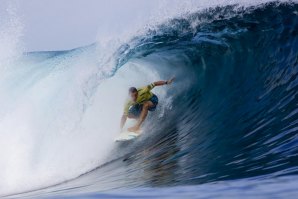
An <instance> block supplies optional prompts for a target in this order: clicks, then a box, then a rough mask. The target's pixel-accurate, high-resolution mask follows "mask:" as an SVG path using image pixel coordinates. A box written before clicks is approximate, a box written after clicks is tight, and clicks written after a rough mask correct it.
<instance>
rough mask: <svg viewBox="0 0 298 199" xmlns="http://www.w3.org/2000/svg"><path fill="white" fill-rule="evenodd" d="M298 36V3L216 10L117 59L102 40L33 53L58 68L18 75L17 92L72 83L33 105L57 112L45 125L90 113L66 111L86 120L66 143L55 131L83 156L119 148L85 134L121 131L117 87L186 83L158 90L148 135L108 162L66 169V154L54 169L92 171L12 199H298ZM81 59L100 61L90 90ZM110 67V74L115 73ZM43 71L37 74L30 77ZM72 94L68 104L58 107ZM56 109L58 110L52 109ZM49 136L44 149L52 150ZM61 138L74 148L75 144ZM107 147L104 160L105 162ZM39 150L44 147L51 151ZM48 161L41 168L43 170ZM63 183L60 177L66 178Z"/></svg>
mask: <svg viewBox="0 0 298 199" xmlns="http://www.w3.org/2000/svg"><path fill="white" fill-rule="evenodd" d="M297 35H298V4H296V3H293V2H288V3H276V2H275V3H268V4H263V5H258V6H252V7H245V8H244V7H240V6H237V5H235V6H223V7H213V8H209V9H206V10H203V11H198V12H194V13H190V14H188V15H186V16H184V17H183V18H181V17H180V18H174V19H171V20H169V21H167V22H165V23H163V24H160V25H158V26H156V27H154V28H151V29H148V30H147V32H145V33H144V34H141V35H138V36H135V37H133V38H132V39H131V40H130V41H129V42H127V43H124V44H122V45H121V46H120V47H118V48H117V49H116V50H115V51H114V52H113V53H112V54H111V55H110V57H108V58H106V57H104V56H103V57H100V58H98V57H97V56H98V55H97V54H96V44H94V45H91V46H87V47H84V48H79V49H74V50H72V51H65V52H35V53H28V54H24V55H23V57H22V58H20V59H18V61H17V62H19V63H22V64H24V63H26V64H28V62H29V63H33V65H36V66H40V64H41V65H48V64H47V62H49V63H51V64H50V66H51V67H44V68H42V69H41V68H39V69H37V71H36V70H35V69H33V68H31V69H30V70H29V69H28V71H29V72H28V71H27V72H26V71H21V72H19V73H20V74H24V75H21V77H22V79H21V81H23V82H25V86H24V87H23V86H17V88H18V89H16V93H22V95H23V93H27V89H29V90H31V89H35V88H36V85H38V86H40V85H42V86H40V88H44V87H45V88H47V85H48V84H41V83H40V82H42V81H45V80H44V78H49V79H47V80H46V82H47V83H48V82H52V83H53V85H56V82H57V80H58V81H60V80H61V79H63V81H65V82H66V83H67V84H66V85H68V86H65V85H64V84H58V83H57V86H54V87H52V86H51V87H50V88H51V89H50V90H51V92H52V94H51V95H50V96H48V95H41V94H40V95H37V97H34V100H33V101H34V102H38V104H37V105H36V106H37V107H39V108H40V107H42V108H43V109H42V111H41V113H45V112H46V113H47V114H49V113H51V114H50V115H51V116H46V119H48V120H51V121H54V122H56V120H54V119H55V118H57V117H58V119H57V121H58V123H59V122H60V121H67V122H69V120H67V119H66V120H64V119H65V118H64V117H62V116H61V115H64V113H65V112H68V111H73V110H74V109H75V110H76V109H78V110H79V111H77V112H76V111H74V112H71V114H66V113H65V114H66V116H67V117H70V119H71V120H74V121H76V122H75V124H76V125H73V126H72V125H70V126H71V128H70V130H69V132H72V133H73V134H74V135H75V138H73V137H72V136H71V135H72V134H69V137H67V136H68V134H67V133H65V132H68V129H66V130H65V129H64V128H62V126H59V125H58V127H57V128H55V129H54V130H55V132H56V130H57V129H58V130H57V131H58V132H59V130H60V129H63V133H65V134H63V133H61V134H59V133H58V132H57V135H56V134H55V135H56V136H57V137H59V136H66V138H65V139H66V140H67V143H68V142H72V141H74V142H78V143H80V145H79V146H78V145H76V146H77V147H79V149H78V150H77V151H76V152H75V153H73V155H72V156H73V157H74V158H77V157H76V156H82V154H80V153H81V152H82V151H85V150H86V151H88V150H89V148H88V144H87V145H83V144H86V143H91V144H90V145H92V144H94V146H96V143H93V142H92V140H94V138H98V140H103V141H102V142H101V141H98V142H99V145H102V146H105V143H106V142H108V141H105V139H106V140H110V138H106V137H108V136H111V135H109V134H110V133H108V135H106V134H107V132H106V131H105V130H102V129H100V128H99V127H98V128H99V129H98V130H96V131H94V136H95V137H94V136H93V134H92V136H91V134H87V133H86V134H85V135H84V134H83V135H84V138H83V139H85V137H87V138H86V139H87V140H86V142H84V141H82V143H81V142H80V141H81V140H80V139H82V138H81V137H80V133H83V132H89V129H88V128H87V127H86V126H88V125H89V126H90V125H91V124H92V125H94V126H95V127H96V125H97V123H99V124H98V125H99V126H100V127H102V126H105V125H107V129H109V128H113V127H112V126H115V125H118V124H114V123H112V124H111V126H109V121H111V120H113V118H114V117H116V116H118V117H120V114H121V110H120V111H119V112H117V110H118V108H117V109H115V111H114V108H113V107H114V106H115V107H117V106H118V101H117V100H116V99H117V98H116V99H114V98H113V97H114V96H113V92H111V91H110V90H112V89H117V88H119V87H121V86H122V84H124V86H123V87H124V88H127V87H126V85H125V83H124V82H126V81H130V82H129V83H128V84H127V86H128V85H129V84H131V83H133V82H134V81H135V82H136V84H140V85H141V84H145V83H147V80H148V81H149V80H150V81H151V79H152V80H154V79H157V78H160V79H165V78H167V77H169V76H171V75H174V76H176V82H175V83H174V84H173V85H172V86H171V87H169V88H166V89H164V90H157V91H156V92H157V95H159V97H160V104H162V105H160V107H159V108H158V109H157V110H156V111H155V112H154V113H153V114H150V115H149V117H148V120H147V122H146V123H145V127H144V128H145V129H146V130H145V132H146V134H145V135H144V136H142V137H141V138H140V139H138V140H136V141H134V142H130V143H120V144H119V143H112V144H111V145H109V149H110V150H109V151H108V152H107V153H106V154H108V155H106V156H105V158H104V159H103V160H101V161H98V162H97V161H87V160H86V159H78V161H79V160H80V161H81V162H82V165H80V166H78V167H70V168H68V167H65V165H67V162H66V163H65V162H63V160H64V158H65V157H69V156H71V153H67V151H66V152H65V154H66V155H67V156H62V155H61V156H62V157H63V158H61V159H55V158H54V159H53V160H55V161H56V160H57V164H56V163H55V164H54V163H53V164H54V165H52V166H53V167H54V168H56V166H57V165H58V166H59V163H58V161H60V162H63V165H64V166H63V168H64V167H65V169H64V170H62V169H61V172H62V174H64V173H66V172H65V171H67V169H69V170H71V169H74V168H75V169H76V171H77V169H78V170H79V169H80V168H83V169H82V171H81V172H74V173H76V174H74V175H69V176H67V177H65V178H61V180H60V179H59V180H56V181H55V180H52V181H51V183H44V182H43V183H42V185H40V186H38V183H35V185H34V186H33V187H32V188H26V190H25V191H24V190H20V191H15V192H10V193H9V194H6V195H10V196H8V197H12V198H149V197H154V198H240V197H241V198H295V197H296V196H297V195H298V191H297V184H298V178H297V174H298V99H297V98H298V37H297ZM111 57H112V58H111ZM105 58H106V59H105ZM110 59H112V60H113V62H110ZM28 60H29V61H28ZM65 60H66V61H65ZM78 61H79V62H80V63H84V64H85V65H86V63H89V62H90V63H93V64H94V63H95V64H94V70H93V69H92V70H91V71H90V74H89V73H88V74H87V75H86V79H84V81H82V82H83V83H82V84H78V83H77V81H78V79H79V78H80V77H81V76H84V73H83V72H82V71H85V70H87V69H82V70H81V68H80V67H83V66H81V65H80V66H78V67H74V66H72V65H73V64H74V63H77V62H78ZM26 64H25V65H26ZM107 65H108V66H111V67H109V68H108V69H106V68H104V66H107ZM32 67H33V66H32ZM103 69H105V70H103ZM32 70H33V71H35V73H30V71H32ZM78 72H80V75H78ZM81 73H82V74H81ZM49 74H51V75H49ZM64 74H65V75H64ZM60 75H61V78H60ZM147 76H148V77H147ZM18 77H19V76H18ZM84 77H85V76H84ZM56 78H57V79H56ZM147 78H149V79H147ZM85 80H86V81H85ZM80 83H81V82H80ZM71 84H74V85H82V86H80V87H79V88H80V89H82V90H80V92H77V91H73V90H72V87H71V86H69V85H71ZM61 85H62V86H61ZM9 86H12V85H9ZM13 86H15V85H13ZM38 88H39V87H38ZM124 88H123V89H124ZM121 89H122V87H121ZM69 90H71V91H69ZM34 91H35V90H34ZM68 91H69V92H70V93H71V94H69V95H67V96H66V97H69V98H66V99H67V100H69V101H68V102H69V103H70V104H71V105H69V104H68V102H63V103H62V102H61V101H63V99H64V98H65V96H64V93H65V92H68ZM100 92H103V93H100ZM125 92H126V91H125ZM62 93H63V94H62ZM98 93H99V94H98ZM73 94H75V95H73ZM11 95H12V96H13V94H11ZM61 95H62V97H63V98H62V97H61V100H59V97H60V96H61ZM107 95H110V96H107ZM40 96H41V97H40ZM104 96H107V99H106V98H105V97H104ZM49 97H50V99H49ZM57 98H58V100H57ZM26 99H27V98H26ZM29 99H30V98H29ZM72 99H75V100H74V102H73V101H72ZM112 99H113V100H114V101H113V102H112V103H109V102H111V101H112ZM52 100H54V101H52ZM48 103H49V104H52V103H53V104H54V105H53V106H50V107H49V108H45V107H46V106H45V107H44V106H43V105H45V104H48ZM96 103H99V104H105V107H107V108H106V109H105V108H101V107H102V106H97V105H96ZM119 103H120V102H119ZM76 104H79V105H80V106H76ZM68 105H69V107H68ZM72 105H73V106H72ZM57 106H58V108H57V109H58V110H57V114H56V112H54V113H53V112H52V108H53V107H55V108H56V107H57ZM65 106H66V107H67V109H66V108H65ZM119 107H121V106H120V105H119ZM61 110H62V111H64V112H59V111H61ZM106 110H107V112H105V111H106ZM92 111H94V114H93V112H92ZM58 113H60V114H58ZM103 113H105V114H104V116H105V118H107V120H101V118H100V117H101V116H99V119H98V120H99V121H98V122H96V121H94V122H93V121H92V122H91V120H92V118H94V117H96V115H101V114H103ZM117 114H118V115H117ZM76 115H78V117H76ZM38 116H39V115H38ZM60 117H61V118H60ZM33 118H35V117H33ZM101 122H102V123H101ZM70 123H71V122H70ZM50 124H53V123H50ZM104 124H105V125H104ZM45 126H46V127H48V126H47V125H46V124H45ZM94 126H92V129H94V128H95V127H94ZM46 127H44V129H43V130H45V129H46ZM40 128H41V127H40ZM90 128H91V127H90ZM86 129H87V130H86ZM103 129H104V128H103ZM90 132H91V133H92V132H93V131H90ZM45 136H48V134H47V135H45ZM76 136H77V137H76ZM96 136H98V137H96ZM111 138H113V136H111ZM55 139H56V138H55ZM72 139H73V140H72ZM88 139H89V140H88ZM46 140H48V139H44V140H43V141H44V143H45V144H46V145H47V146H49V147H48V148H51V146H52V145H51V144H48V143H47V142H46ZM61 140H62V141H61V143H62V144H63V143H64V142H63V140H64V139H61ZM54 146H55V145H54ZM59 146H60V145H57V147H59ZM64 146H65V145H64ZM98 147H100V146H98ZM48 148H47V149H48ZM104 148H105V147H103V148H100V149H96V150H97V152H94V153H96V155H98V156H100V155H101V154H102V151H103V150H104ZM38 149H41V151H43V147H42V146H41V147H40V148H38ZM62 149H63V147H62ZM69 149H72V147H69ZM91 149H93V148H90V150H91ZM45 151H46V152H47V153H46V154H51V152H48V151H47V150H45ZM40 153H42V152H40ZM63 153H64V152H63ZM88 154H89V153H88ZM41 156H42V157H44V156H43V155H42V154H41ZM83 156H84V157H86V156H88V157H89V156H90V157H89V158H90V159H92V158H94V157H93V156H91V155H83ZM50 157H51V158H52V156H50ZM42 160H43V159H41V160H39V161H38V162H39V163H40V165H42V163H43V161H42ZM51 160H52V159H51ZM95 160H96V158H95ZM90 162H91V163H90ZM84 163H86V164H87V163H88V165H89V166H84ZM89 163H90V164H89ZM61 164H62V163H61ZM32 165H35V164H33V163H32ZM45 168H46V167H45ZM61 168H62V166H61ZM71 171H72V170H71ZM49 173H51V171H49ZM53 175H54V174H53ZM50 176H51V175H50ZM59 177H61V174H60V173H59V174H56V176H55V179H58V178H59ZM28 179H30V178H28ZM50 179H51V178H50ZM27 183H28V182H27Z"/></svg>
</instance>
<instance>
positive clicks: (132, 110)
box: [128, 94, 158, 117]
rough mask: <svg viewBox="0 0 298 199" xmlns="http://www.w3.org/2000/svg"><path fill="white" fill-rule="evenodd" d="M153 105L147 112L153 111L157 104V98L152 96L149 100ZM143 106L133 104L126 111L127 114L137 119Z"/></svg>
mask: <svg viewBox="0 0 298 199" xmlns="http://www.w3.org/2000/svg"><path fill="white" fill-rule="evenodd" d="M149 101H151V102H152V103H153V105H154V106H153V107H150V108H149V109H148V110H149V111H155V109H156V106H157V104H158V97H157V96H156V95H154V94H153V96H152V97H151V98H150V99H149ZM142 108H143V104H135V105H132V106H131V107H129V109H128V114H129V115H132V116H134V117H139V116H140V114H141V112H142Z"/></svg>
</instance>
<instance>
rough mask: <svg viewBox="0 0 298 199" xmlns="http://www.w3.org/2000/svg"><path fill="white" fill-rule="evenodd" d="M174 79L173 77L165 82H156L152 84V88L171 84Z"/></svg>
mask: <svg viewBox="0 0 298 199" xmlns="http://www.w3.org/2000/svg"><path fill="white" fill-rule="evenodd" d="M174 79H175V78H174V77H173V78H171V79H169V80H167V81H157V82H154V83H153V84H154V86H163V85H165V84H171V83H172V82H173V81H174Z"/></svg>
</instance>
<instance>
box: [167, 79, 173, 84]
mask: <svg viewBox="0 0 298 199" xmlns="http://www.w3.org/2000/svg"><path fill="white" fill-rule="evenodd" d="M174 80H175V77H172V78H171V79H169V80H168V81H167V84H171V83H173V81H174Z"/></svg>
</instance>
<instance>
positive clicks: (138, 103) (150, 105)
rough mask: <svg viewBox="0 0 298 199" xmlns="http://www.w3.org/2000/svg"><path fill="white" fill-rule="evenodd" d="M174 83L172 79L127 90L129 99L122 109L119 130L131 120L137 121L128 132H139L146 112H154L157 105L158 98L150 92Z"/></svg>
mask: <svg viewBox="0 0 298 199" xmlns="http://www.w3.org/2000/svg"><path fill="white" fill-rule="evenodd" d="M173 81H174V78H172V79H170V80H167V81H157V82H153V83H152V84H149V85H147V86H145V87H142V88H138V89H136V88H135V87H131V88H129V90H128V94H129V96H130V99H129V100H128V101H127V102H126V104H125V107H124V113H123V115H122V118H121V123H120V128H121V129H122V128H123V126H124V125H125V122H126V120H127V118H132V119H136V120H138V122H137V123H136V125H135V126H133V127H130V128H128V131H131V132H137V131H138V130H140V127H141V125H142V123H143V122H144V120H145V119H146V116H147V114H148V111H155V109H156V106H157V104H158V97H157V96H156V95H155V94H154V93H152V92H151V90H152V89H153V88H154V87H155V86H163V85H168V84H171V83H172V82H173Z"/></svg>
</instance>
